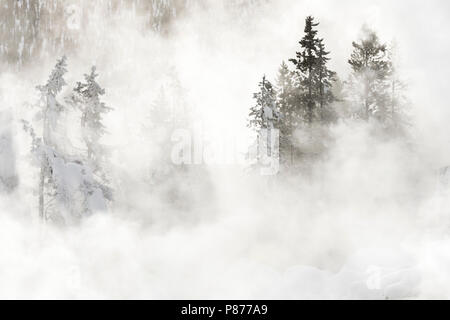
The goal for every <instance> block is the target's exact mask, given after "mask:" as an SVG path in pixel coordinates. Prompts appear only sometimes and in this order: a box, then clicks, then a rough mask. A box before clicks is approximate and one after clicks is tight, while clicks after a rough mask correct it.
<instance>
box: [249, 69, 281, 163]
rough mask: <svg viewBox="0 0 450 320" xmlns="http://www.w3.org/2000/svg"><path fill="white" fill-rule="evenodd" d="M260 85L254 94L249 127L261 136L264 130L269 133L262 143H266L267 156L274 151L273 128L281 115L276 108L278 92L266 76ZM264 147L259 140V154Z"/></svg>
mask: <svg viewBox="0 0 450 320" xmlns="http://www.w3.org/2000/svg"><path fill="white" fill-rule="evenodd" d="M258 87H259V91H258V92H257V93H254V94H253V98H254V99H255V100H256V105H255V106H253V107H252V108H250V113H249V121H248V127H249V128H252V129H254V130H255V131H257V132H258V134H259V135H260V136H261V134H262V133H263V132H266V133H267V140H266V141H262V143H263V144H264V145H266V148H267V156H269V157H270V156H271V155H272V151H273V150H271V145H272V144H271V138H272V130H273V129H274V128H275V123H276V122H277V121H278V120H279V118H280V115H279V112H278V110H277V108H276V92H275V90H274V88H273V86H272V84H271V83H270V81H269V80H267V79H266V76H263V79H262V81H261V82H259V84H258ZM258 141H259V140H258ZM262 147H263V145H261V143H259V142H258V151H257V153H258V156H259V155H260V151H261V150H262Z"/></svg>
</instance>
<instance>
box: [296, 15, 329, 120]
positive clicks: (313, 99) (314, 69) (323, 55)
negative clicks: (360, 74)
mask: <svg viewBox="0 0 450 320" xmlns="http://www.w3.org/2000/svg"><path fill="white" fill-rule="evenodd" d="M318 25H319V23H317V22H314V18H313V17H311V16H308V17H306V20H305V29H304V33H305V34H304V36H303V38H302V39H301V40H300V42H299V43H300V46H301V51H299V52H297V53H296V58H295V59H290V60H289V61H291V62H292V63H294V65H295V67H296V71H297V74H298V77H299V82H298V85H299V88H298V107H297V113H301V112H300V110H301V109H306V110H305V112H304V114H305V120H306V122H307V123H308V124H309V125H311V124H312V123H313V122H314V120H315V119H316V118H317V117H318V118H319V120H329V118H330V116H329V115H330V110H329V109H327V107H328V106H329V105H330V104H331V103H332V102H333V101H335V97H334V95H333V92H332V90H331V87H332V84H333V82H334V80H335V75H336V73H335V72H333V71H331V70H330V69H328V62H329V60H330V58H329V57H328V55H329V54H330V53H329V52H328V51H326V49H325V45H324V41H323V39H321V38H318V37H317V30H316V29H315V27H317V26H318Z"/></svg>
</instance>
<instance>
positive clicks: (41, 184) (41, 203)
mask: <svg viewBox="0 0 450 320" xmlns="http://www.w3.org/2000/svg"><path fill="white" fill-rule="evenodd" d="M44 171H45V163H44V160H42V162H41V172H40V175H39V218H40V219H41V220H44V183H45V172H44Z"/></svg>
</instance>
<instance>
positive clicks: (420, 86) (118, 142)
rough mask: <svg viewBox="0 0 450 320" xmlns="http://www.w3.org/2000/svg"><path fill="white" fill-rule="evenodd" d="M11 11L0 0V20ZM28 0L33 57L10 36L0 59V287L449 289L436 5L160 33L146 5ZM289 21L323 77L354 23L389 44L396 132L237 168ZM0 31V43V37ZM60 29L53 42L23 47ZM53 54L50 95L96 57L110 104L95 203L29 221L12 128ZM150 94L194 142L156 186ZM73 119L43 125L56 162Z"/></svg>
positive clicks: (287, 16)
mask: <svg viewBox="0 0 450 320" xmlns="http://www.w3.org/2000/svg"><path fill="white" fill-rule="evenodd" d="M13 2H15V1H12V0H0V7H1V9H0V10H2V11H1V12H0V15H1V16H2V17H3V16H5V15H6V14H7V13H8V12H9V11H8V9H11V6H12V3H13ZM19 2H21V3H22V5H23V6H26V5H27V2H28V1H19ZM29 2H31V3H33V2H34V1H33V0H30V1H29ZM40 2H43V3H45V2H49V3H50V2H53V3H58V4H59V5H60V6H62V8H63V9H62V10H63V12H64V14H62V15H61V16H59V19H54V20H51V19H50V20H49V21H50V22H51V23H52V27H51V28H48V30H47V31H45V33H44V31H43V34H40V35H39V37H40V38H39V39H41V38H42V39H44V40H42V39H41V40H39V41H40V46H41V47H40V49H39V50H40V51H39V52H38V51H36V53H33V54H30V55H29V56H26V57H25V54H24V53H23V52H26V51H27V50H28V52H30V51H29V50H30V48H29V46H28V44H29V43H32V42H27V39H28V38H23V39H25V40H23V41H22V43H23V44H22V45H20V42H21V41H18V42H19V49H20V48H22V51H21V52H22V54H21V53H18V55H17V56H11V54H9V55H6V54H4V55H2V56H1V57H2V59H3V61H0V65H1V69H0V70H1V73H0V112H1V115H0V121H1V128H0V132H1V137H2V140H1V141H0V176H1V177H2V183H3V184H4V185H7V186H8V187H2V190H1V194H0V209H1V210H0V298H7V299H13V298H33V299H34V298H62V299H64V298H75V299H82V298H88V299H91V298H92V299H96V298H113V299H116V298H125V299H132V298H137V299H161V298H166V299H177V298H181V299H188V298H189V299H197V298H206V299H210V298H211V299H212V298H217V299H255V298H261V299H262V298H264V299H283V298H286V299H300V298H306V299H316V298H325V299H347V298H350V299H358V298H360V299H403V298H405V299H416V298H420V299H432V298H450V273H449V271H448V270H449V268H450V238H449V235H450V207H449V204H450V198H449V197H450V184H448V185H447V184H446V183H445V181H444V182H443V181H442V180H443V178H444V180H445V178H446V176H444V177H442V174H441V175H440V172H441V173H442V170H441V168H443V167H446V166H449V165H450V126H449V125H448V119H450V108H449V107H448V97H447V92H448V85H449V83H448V80H447V78H448V72H449V71H450V64H449V62H448V61H449V60H448V58H449V57H450V39H449V38H448V35H447V33H448V30H450V19H449V18H450V14H449V12H450V4H449V2H448V1H445V0H432V1H426V2H425V1H419V0H412V1H411V0H401V1H388V0H372V1H356V0H341V1H335V0H320V1H316V0H314V1H306V0H305V1H304V0H281V1H274V0H267V1H264V0H261V1H250V0H248V1H226V0H224V1H220V0H215V1H213V0H210V1H191V2H189V5H188V7H187V8H184V9H183V10H181V9H180V10H179V12H180V13H179V15H176V16H174V17H172V18H170V19H169V21H164V23H163V24H162V26H163V27H160V28H152V27H151V26H149V23H148V16H147V15H146V11H145V10H146V6H145V5H143V4H145V3H146V1H134V2H136V3H137V4H133V1H132V0H130V1H128V2H129V3H128V2H127V1H119V0H118V1H113V0H111V1H107V0H104V1H96V5H93V4H92V3H91V1H88V0H85V1H62V0H61V1H52V0H44V1H43V0H41V1H40ZM147 2H148V3H150V2H152V3H155V1H147ZM240 2H241V4H240V5H238V4H237V3H240ZM124 3H125V4H124ZM127 3H128V4H127ZM156 3H160V4H161V5H164V4H167V3H168V4H169V5H170V4H173V5H176V4H177V3H182V1H178V2H177V1H163V0H161V1H156ZM116 6H117V8H116ZM19 14H23V13H20V12H19ZM308 15H312V16H314V17H315V18H316V19H317V20H318V21H319V22H320V25H319V26H318V30H319V34H320V37H323V38H324V39H325V43H326V46H327V50H328V51H330V52H331V53H330V58H331V61H330V67H331V68H332V69H333V70H335V71H336V72H337V73H338V75H339V78H340V79H341V80H342V81H344V80H346V79H347V77H348V75H349V74H350V72H351V70H350V66H349V64H348V59H349V57H350V54H351V52H352V41H357V40H358V39H359V38H360V37H361V36H362V31H361V30H362V27H363V26H364V25H365V26H367V27H370V28H371V29H373V30H375V31H376V32H377V34H378V36H379V38H380V39H381V41H383V42H386V43H390V42H392V41H394V40H395V42H396V44H397V47H398V55H399V61H400V62H399V72H401V74H402V78H403V79H405V82H407V84H408V90H407V95H408V97H409V101H410V104H409V105H408V109H409V113H410V119H411V126H410V128H409V131H408V136H407V138H405V139H387V138H385V137H382V136H379V135H377V134H374V131H376V130H377V128H376V125H373V124H371V123H368V122H364V121H363V122H360V121H350V120H340V121H337V122H335V123H333V124H332V125H330V126H329V128H328V129H327V133H326V136H327V138H326V141H325V144H326V149H327V152H326V156H324V157H322V158H321V159H320V160H319V161H316V162H314V163H313V164H311V165H309V167H308V170H307V171H308V172H307V174H299V175H292V176H288V177H285V178H284V179H277V178H276V176H260V175H254V174H251V173H249V169H248V164H247V163H246V161H245V153H246V152H247V150H248V147H249V146H250V144H251V143H252V141H253V140H252V139H253V135H254V134H253V133H252V131H251V130H250V129H249V128H247V126H246V125H247V117H248V114H249V109H250V108H251V107H252V106H253V105H254V104H255V101H254V99H253V93H254V92H257V90H258V82H259V81H260V80H261V78H262V76H263V75H264V74H265V75H266V76H267V77H268V78H269V79H270V81H273V82H275V79H276V76H277V71H278V68H279V66H280V63H281V62H282V61H283V60H284V61H286V62H288V60H289V59H290V58H294V57H295V52H296V51H298V50H299V43H298V42H299V40H300V38H301V37H302V36H303V29H304V24H305V17H306V16H308ZM22 18H23V17H22ZM30 19H31V18H30ZM4 21H6V20H4ZM0 24H2V22H0ZM150 24H151V23H150ZM3 26H4V27H3V31H2V33H1V37H2V38H0V42H1V43H0V49H1V50H0V51H1V52H2V53H4V52H5V50H6V49H5V46H6V45H9V46H10V47H11V46H12V45H11V43H12V42H13V40H14V39H13V38H14V37H17V36H16V35H15V34H13V33H12V32H8V30H10V29H8V28H9V27H7V24H6V22H4V23H3ZM5 26H6V27H5ZM5 30H6V31H5ZM60 30H65V31H64V32H65V33H66V35H65V36H66V40H65V43H64V44H63V45H60V47H56V48H55V47H53V48H52V47H51V43H52V42H51V41H50V40H48V41H47V47H45V46H43V45H42V41H44V42H45V39H52V37H54V36H55V34H58V32H59V31H60ZM28 37H31V38H32V37H33V35H32V34H31V35H30V34H29V35H28ZM36 37H37V36H36ZM28 40H29V39H28ZM36 43H37V42H36ZM59 43H60V42H59ZM36 50H37V49H36ZM64 54H65V55H66V56H67V71H68V72H67V74H66V75H65V80H66V82H67V86H65V87H63V89H62V92H61V93H60V95H59V98H58V99H59V101H60V102H64V99H63V97H64V96H66V95H67V94H69V93H70V91H71V90H72V88H73V87H74V86H75V85H76V82H77V81H81V80H82V79H83V74H86V73H89V72H90V68H91V65H96V67H97V72H98V74H99V77H98V82H99V84H100V85H101V86H102V87H103V88H104V89H105V95H103V96H102V99H103V101H104V102H105V103H106V105H107V106H109V107H111V108H113V110H112V111H110V112H108V113H107V115H106V116H105V119H104V125H105V128H106V134H105V136H104V138H103V140H102V141H103V143H104V144H105V145H106V146H107V148H108V150H109V157H108V159H109V160H108V165H107V167H106V171H107V172H108V175H109V176H110V180H111V181H110V184H111V188H112V189H113V190H114V200H113V201H112V202H111V203H109V204H108V209H107V210H106V211H102V212H94V213H93V214H92V215H89V216H87V217H83V218H82V219H80V221H79V222H78V223H74V224H67V225H63V226H61V225H59V224H55V223H50V222H47V223H44V222H43V221H41V220H40V219H39V213H38V180H39V169H38V168H37V167H36V166H34V165H33V162H32V161H31V152H30V149H31V139H30V136H29V134H28V133H27V132H25V131H24V130H23V124H22V122H21V120H22V119H26V120H28V121H33V117H34V115H33V112H34V111H33V110H34V109H33V108H34V107H33V106H32V104H34V103H35V102H36V100H37V99H38V92H37V90H35V87H36V86H37V85H40V84H45V82H46V81H47V79H48V77H49V75H50V72H51V70H52V68H53V67H54V65H55V63H56V60H57V59H59V58H60V57H61V56H62V55H64ZM22 57H23V58H22ZM161 88H164V90H165V93H166V99H168V100H169V103H172V104H173V105H176V106H178V107H180V106H181V108H185V107H186V108H189V110H190V112H189V117H190V119H189V121H190V123H193V127H194V130H193V131H188V132H189V133H190V134H191V135H190V137H191V138H192V139H193V140H192V141H191V142H192V148H203V149H202V151H204V152H203V153H200V157H199V158H195V156H194V158H195V159H192V161H193V162H195V161H197V163H196V164H194V165H191V166H189V165H188V167H190V168H191V169H190V171H188V172H187V173H186V172H185V171H180V172H179V173H178V174H176V175H175V176H173V177H171V178H170V181H163V182H161V181H159V180H157V179H156V178H154V176H152V175H151V174H150V173H149V172H150V171H151V170H152V169H155V167H158V168H157V169H161V166H165V165H166V164H165V163H163V162H162V161H161V159H162V158H164V157H165V156H167V154H164V152H166V151H167V150H169V153H170V150H171V148H173V147H174V146H173V145H166V149H164V150H161V148H159V147H158V143H157V141H158V139H160V138H161V137H158V134H155V133H154V131H150V129H149V123H153V122H155V121H156V120H155V119H152V116H154V114H152V112H151V107H152V104H153V103H154V101H157V100H158V96H159V94H160V92H161ZM177 99H179V100H182V102H177V101H175V102H174V100H177ZM76 116H77V115H76V112H75V111H73V110H72V111H71V112H68V113H67V115H65V117H66V118H65V119H64V121H63V125H62V126H61V128H60V129H61V130H62V131H61V132H59V133H58V134H61V135H62V136H64V137H65V140H64V141H65V143H64V146H65V147H64V148H65V151H66V152H67V153H69V154H72V153H75V152H77V150H81V148H82V147H81V146H80V138H79V133H78V132H77V129H76V128H77V125H78V122H79V120H77V119H76ZM184 129H185V128H184V127H183V125H180V126H178V127H174V128H173V131H174V132H175V133H176V132H177V130H178V133H179V134H181V135H183V133H186V131H183V130H184ZM180 130H181V131H180ZM297 139H298V140H299V143H300V144H301V145H302V146H303V147H304V148H306V149H307V148H308V147H310V146H308V144H309V142H307V141H305V139H304V135H303V133H302V132H297ZM306 140H307V139H306ZM199 145H200V147H199ZM312 148H314V147H312ZM199 152H201V151H199ZM197 155H198V154H197ZM201 155H203V157H201ZM161 170H162V169H161ZM440 170H441V171H440ZM163 180H164V178H163ZM5 181H6V182H5ZM5 183H6V184H5ZM447 188H448V189H447ZM3 189H4V190H3ZM173 190H176V195H175V196H174V195H173V194H172V193H171V192H172V191H173Z"/></svg>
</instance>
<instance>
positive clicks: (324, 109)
mask: <svg viewBox="0 0 450 320" xmlns="http://www.w3.org/2000/svg"><path fill="white" fill-rule="evenodd" d="M329 54H330V52H328V51H326V50H325V45H324V43H323V39H319V41H318V45H317V74H316V81H317V86H318V89H319V92H318V100H319V106H320V109H319V113H320V120H321V121H323V122H329V121H331V120H333V118H334V116H333V114H334V112H333V110H331V109H329V108H328V106H329V105H330V104H331V103H333V102H334V101H336V97H335V96H334V94H333V91H332V87H333V83H334V82H335V81H336V72H334V71H331V70H330V69H328V67H327V63H328V61H330V58H329V57H328V55H329Z"/></svg>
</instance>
